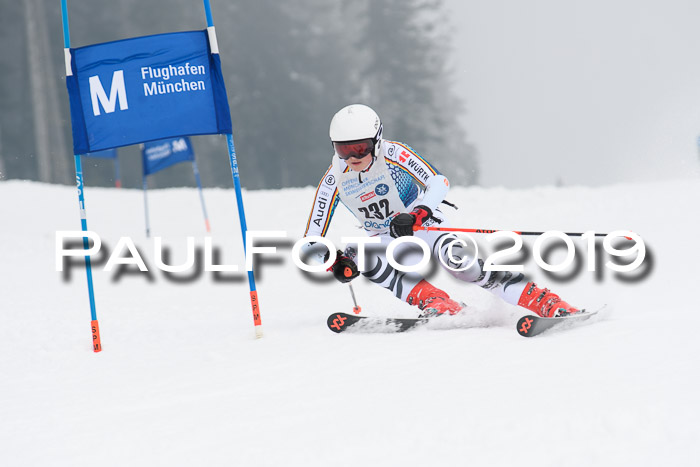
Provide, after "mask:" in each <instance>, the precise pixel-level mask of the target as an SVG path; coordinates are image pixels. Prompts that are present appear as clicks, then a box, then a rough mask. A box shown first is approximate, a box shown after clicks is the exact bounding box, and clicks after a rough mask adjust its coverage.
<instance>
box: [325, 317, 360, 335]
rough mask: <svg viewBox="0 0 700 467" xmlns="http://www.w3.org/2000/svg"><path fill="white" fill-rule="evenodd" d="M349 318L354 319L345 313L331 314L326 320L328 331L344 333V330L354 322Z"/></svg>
mask: <svg viewBox="0 0 700 467" xmlns="http://www.w3.org/2000/svg"><path fill="white" fill-rule="evenodd" d="M350 318H354V316H352V315H348V314H346V313H333V314H332V315H330V316H329V317H328V319H327V320H326V324H327V325H328V329H330V330H331V331H333V332H336V333H337V332H343V331H345V328H347V327H348V326H350V325H351V324H353V323H354V322H355V321H356V320H352V319H350Z"/></svg>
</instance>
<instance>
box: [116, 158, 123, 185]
mask: <svg viewBox="0 0 700 467" xmlns="http://www.w3.org/2000/svg"><path fill="white" fill-rule="evenodd" d="M114 186H115V187H116V188H121V187H122V177H121V173H120V170H119V153H117V155H116V156H115V157H114Z"/></svg>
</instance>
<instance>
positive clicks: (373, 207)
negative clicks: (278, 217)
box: [302, 104, 581, 318]
mask: <svg viewBox="0 0 700 467" xmlns="http://www.w3.org/2000/svg"><path fill="white" fill-rule="evenodd" d="M330 138H331V142H332V144H333V148H334V150H335V154H334V155H333V159H332V162H331V165H330V167H329V168H328V170H326V173H325V174H324V175H323V177H322V178H321V182H320V183H319V185H318V188H317V190H316V195H315V198H314V204H313V208H312V210H311V214H310V215H309V220H308V222H307V224H306V231H305V233H304V237H308V236H320V237H323V236H325V235H326V232H327V231H328V226H329V225H330V222H331V218H332V217H333V214H334V211H335V209H336V207H337V205H338V202H339V201H340V202H342V203H343V204H344V205H345V206H346V207H347V208H348V209H349V210H350V211H351V212H352V213H353V214H354V215H355V217H356V218H357V219H358V220H359V221H360V223H361V224H362V225H363V226H364V229H365V231H366V232H367V234H368V235H370V236H373V237H378V238H379V239H380V242H381V247H383V248H379V249H371V248H369V247H368V248H367V249H366V250H367V252H366V255H365V266H366V270H365V271H363V272H362V274H363V275H364V276H366V277H367V278H368V279H369V280H370V281H371V282H374V283H375V284H378V285H380V286H382V287H384V288H386V289H388V290H390V291H391V292H392V293H393V294H394V295H395V296H396V297H397V298H399V299H401V300H403V301H406V302H408V303H409V304H410V305H414V306H417V307H418V308H419V309H420V310H421V312H420V316H422V317H425V316H435V315H442V314H444V313H448V314H450V315H454V314H456V313H458V312H459V311H460V310H461V309H462V307H463V305H462V304H460V303H458V302H456V301H455V300H452V299H451V298H450V296H449V295H448V294H447V293H446V292H445V291H443V290H441V289H439V288H437V287H435V286H434V285H432V284H430V283H429V282H428V281H427V280H425V278H423V277H422V276H421V275H419V274H417V273H404V272H401V271H399V270H396V269H394V268H393V267H392V266H391V265H390V264H389V262H388V261H387V259H386V255H385V249H386V246H387V245H388V244H389V243H390V242H391V241H392V240H393V239H394V238H398V237H401V236H406V235H415V236H416V237H419V238H421V239H422V240H424V241H425V242H426V243H427V244H428V246H429V247H430V251H431V254H432V255H433V256H437V255H440V257H441V258H443V260H445V263H443V266H445V264H447V265H448V266H449V267H446V269H447V270H448V271H449V272H450V274H452V275H453V276H454V277H456V278H457V279H460V280H462V281H465V282H471V283H475V284H477V285H479V286H481V287H483V288H484V289H487V290H489V291H491V292H492V293H494V294H495V295H496V296H498V297H500V298H501V299H503V300H505V301H506V302H507V303H510V304H512V305H519V306H521V307H524V308H526V309H527V310H529V311H532V312H534V313H535V314H537V315H539V316H543V317H547V318H549V317H559V316H566V315H570V314H574V313H578V312H580V311H581V310H579V309H577V308H574V307H572V306H571V305H569V304H568V303H566V302H565V301H563V300H561V299H560V298H559V296H558V295H556V294H554V293H552V292H550V291H549V289H546V288H539V287H538V286H537V285H536V284H535V283H533V282H526V281H525V279H524V276H523V275H522V274H520V273H518V274H515V273H511V272H494V271H484V270H483V264H484V263H483V261H482V260H480V259H478V261H473V262H472V265H471V266H470V267H468V268H466V269H464V270H459V268H460V267H461V266H462V265H464V264H468V263H469V262H470V261H469V258H468V252H467V251H466V249H464V248H463V247H462V246H461V244H460V242H457V243H455V242H456V241H457V240H458V239H457V237H456V236H455V235H454V234H451V233H446V232H440V231H426V230H418V231H415V232H414V230H413V228H414V226H432V225H435V224H439V225H440V226H442V227H446V226H447V225H448V223H447V220H446V218H445V216H444V214H443V213H442V212H441V211H440V208H439V205H440V204H441V203H442V202H443V201H444V199H445V195H446V194H447V192H448V190H449V181H448V180H447V178H446V177H445V176H444V175H442V174H441V173H440V172H438V171H437V170H436V169H435V168H434V167H433V166H432V165H431V164H430V163H428V162H427V161H426V160H425V159H424V158H423V157H421V156H420V155H419V154H418V153H417V152H416V151H414V150H413V149H411V148H410V147H409V146H407V145H406V144H404V143H400V142H398V141H389V140H386V139H383V138H382V123H381V120H380V119H379V116H378V115H377V114H376V113H375V112H374V110H372V109H371V108H369V107H367V106H365V105H361V104H353V105H349V106H347V107H344V108H343V109H341V110H340V111H339V112H338V113H336V114H335V116H334V117H333V119H332V120H331V124H330ZM453 243H455V244H454V245H453V246H452V254H451V257H450V255H447V250H448V248H449V247H450V245H451V244H453ZM401 247H403V248H401ZM412 247H413V250H415V245H412V244H407V243H404V244H401V245H400V246H399V248H397V249H396V252H395V257H397V258H398V257H399V255H401V254H402V252H401V250H402V251H403V255H404V258H403V259H404V260H403V261H402V264H406V258H411V257H412V255H413V256H415V255H416V253H412V252H411V248H412ZM302 251H304V252H306V253H307V254H309V255H311V256H314V255H315V256H316V259H317V260H318V261H320V262H322V263H323V262H325V261H327V260H328V258H329V255H330V253H329V252H328V251H327V250H326V248H325V247H324V246H322V245H321V244H320V243H319V244H316V245H314V242H308V243H306V244H305V245H304V247H303V248H302ZM324 253H325V254H324ZM421 254H422V253H421ZM461 261H463V262H461ZM329 271H332V272H333V275H334V276H335V278H336V279H338V280H339V281H340V282H343V283H345V282H349V281H351V280H353V279H355V278H356V277H358V276H359V274H360V271H358V267H357V248H356V246H354V245H348V247H347V248H346V249H345V251H344V252H341V251H340V250H339V251H338V252H337V256H336V260H335V262H334V263H333V265H332V266H331V268H329Z"/></svg>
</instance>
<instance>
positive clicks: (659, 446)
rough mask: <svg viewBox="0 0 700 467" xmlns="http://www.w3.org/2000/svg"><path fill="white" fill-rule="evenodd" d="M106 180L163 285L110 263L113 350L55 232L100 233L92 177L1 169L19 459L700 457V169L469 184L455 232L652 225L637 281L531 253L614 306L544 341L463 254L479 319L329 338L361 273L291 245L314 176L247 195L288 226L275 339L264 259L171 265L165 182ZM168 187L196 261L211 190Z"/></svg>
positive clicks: (406, 310) (6, 399) (345, 222)
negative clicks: (661, 177)
mask: <svg viewBox="0 0 700 467" xmlns="http://www.w3.org/2000/svg"><path fill="white" fill-rule="evenodd" d="M85 191H86V208H87V213H88V218H87V219H88V226H89V228H90V230H93V231H95V232H97V233H98V234H99V235H100V236H101V238H102V241H103V243H104V245H105V246H108V247H109V248H110V249H113V248H114V247H115V246H116V243H117V241H118V239H119V238H120V237H122V236H129V237H131V238H132V239H133V241H134V242H135V244H136V245H137V247H138V248H139V250H140V251H141V252H142V253H143V256H144V259H145V261H146V264H147V265H149V266H150V268H151V271H152V273H151V275H150V277H151V280H150V281H149V280H148V279H147V275H146V274H144V273H133V274H126V275H122V276H121V277H120V278H115V272H114V271H112V272H106V271H104V270H103V267H104V263H102V264H99V262H98V264H96V265H95V269H94V282H95V293H96V303H97V316H98V319H99V323H100V329H101V335H102V345H103V349H104V350H103V351H102V352H101V353H94V352H92V349H91V334H90V309H89V304H88V295H87V287H86V279H85V272H84V269H83V268H79V267H74V268H72V269H71V274H70V279H69V280H64V277H63V275H62V273H60V272H57V271H56V270H55V233H56V231H58V230H79V229H80V223H79V214H78V209H77V193H76V190H75V188H73V187H64V186H51V185H44V184H38V183H32V182H22V181H8V182H2V183H0V222H1V223H2V228H1V229H0V297H1V300H0V375H1V377H0V465H2V466H97V465H99V466H100V467H107V466H141V465H143V466H146V465H178V466H179V465H183V466H189V465H207V466H218V465H226V466H230V465H241V466H258V465H260V466H292V465H293V466H297V465H298V466H328V465H339V466H345V465H347V466H358V465H382V466H384V465H387V466H391V465H396V466H412V465H416V466H418V465H420V466H425V465H473V466H494V465H496V466H515V465H517V466H530V465H532V466H579V465H580V466H586V465H606V466H608V465H609V466H659V465H673V466H691V465H698V464H697V462H698V459H700V447H699V446H700V443H698V441H699V439H698V438H699V435H698V433H699V430H698V417H699V416H700V402H699V399H700V396H699V394H700V393H699V391H698V387H699V384H698V383H700V377H699V373H700V344H699V342H700V340H699V339H698V335H697V334H698V330H700V309H699V307H698V305H697V289H696V287H698V267H697V263H698V260H699V259H700V255H699V254H698V238H699V237H698V232H699V231H700V219H699V217H698V205H700V180H684V181H663V182H656V183H646V184H626V185H616V186H609V187H603V188H595V189H593V188H586V187H565V188H552V187H544V188H536V189H528V190H508V189H504V188H490V189H483V188H455V189H453V190H452V191H451V192H450V194H449V196H448V199H449V200H450V201H452V202H454V203H456V204H458V205H459V207H460V209H459V210H458V211H452V210H451V209H450V208H445V212H446V213H447V214H448V216H449V217H450V219H451V222H452V224H453V225H454V226H461V227H475V228H493V229H514V230H538V231H539V230H549V229H556V230H562V231H570V232H572V231H585V230H596V231H599V232H608V231H612V230H619V229H625V230H632V231H634V232H636V233H638V234H639V235H641V236H642V238H643V239H644V240H645V242H646V245H647V247H648V251H649V253H648V255H649V258H648V259H647V260H646V262H645V267H647V268H648V272H647V275H646V276H645V277H644V278H643V279H640V280H636V281H623V280H621V279H620V278H619V277H617V276H616V275H615V274H614V273H612V272H611V271H610V270H608V269H605V267H604V266H603V265H602V264H598V268H599V269H601V268H602V271H603V272H602V274H601V277H600V279H596V274H595V273H592V272H588V271H586V268H585V263H584V266H583V268H582V269H581V270H580V271H579V272H578V273H575V274H573V277H572V278H570V279H569V280H564V281H561V280H559V281H558V280H555V279H553V278H551V277H547V276H545V275H544V274H543V273H542V271H541V270H539V269H538V268H537V267H536V265H535V264H534V261H532V259H531V254H529V256H527V258H530V259H528V260H527V261H526V262H525V269H526V272H527V274H529V275H530V276H531V277H532V278H534V279H535V280H537V281H538V283H540V284H541V285H545V286H548V287H550V288H552V289H553V290H554V291H555V292H557V293H559V294H560V295H561V296H562V297H563V298H564V299H565V300H567V301H569V302H570V303H573V304H576V305H579V306H585V307H589V308H595V307H598V306H600V305H602V304H604V303H607V304H608V310H607V311H606V312H605V314H604V316H602V317H601V319H600V320H598V321H597V322H596V323H593V324H591V325H588V326H582V327H578V328H576V329H572V330H568V331H563V332H559V333H550V334H545V335H542V336H539V337H537V338H532V339H524V338H522V337H520V336H519V335H518V334H517V333H516V332H515V322H516V321H517V319H518V318H519V317H520V316H521V315H522V314H523V313H522V311H520V310H518V309H517V308H516V307H514V306H510V305H506V304H504V303H501V302H499V301H498V300H496V299H495V298H492V297H491V295H490V294H489V293H487V292H485V291H483V290H481V289H479V288H478V287H475V286H473V285H471V284H463V283H459V282H457V281H456V280H454V279H452V278H451V277H450V276H449V275H448V274H446V273H445V272H443V271H439V272H438V273H437V274H436V275H435V276H434V277H433V279H432V281H433V282H434V283H436V284H437V285H439V286H442V287H444V288H445V289H446V290H447V291H448V292H450V293H451V295H452V296H453V297H455V298H458V299H459V300H462V301H464V302H465V303H467V304H468V305H469V307H468V309H467V310H466V311H465V312H467V313H469V314H468V315H465V317H463V318H462V321H461V324H462V325H463V326H462V327H461V328H459V329H450V330H427V329H423V330H417V331H414V332H407V333H402V334H339V335H336V334H334V333H332V332H330V331H329V330H328V329H327V327H326V317H327V316H328V315H329V314H330V313H333V312H337V311H343V312H351V308H352V302H351V298H350V294H349V292H348V290H346V289H347V286H345V285H341V284H338V283H336V282H335V281H332V280H331V281H325V282H316V281H312V280H310V279H308V278H307V277H306V276H305V275H303V274H302V273H301V272H299V270H298V269H297V268H296V267H295V266H294V265H293V263H292V261H291V259H290V258H291V246H290V245H291V244H292V242H294V241H296V240H297V239H298V238H299V237H300V236H301V235H302V233H303V230H304V227H305V224H306V219H307V215H308V210H309V209H310V207H311V202H312V198H313V194H314V189H313V188H311V187H309V188H303V189H285V190H266V191H244V195H243V197H244V202H245V206H246V214H247V218H248V226H249V228H250V229H251V230H286V231H287V232H288V233H289V239H288V242H287V244H283V245H282V247H280V248H279V250H278V254H277V255H276V257H277V258H279V260H278V261H271V259H272V258H273V256H272V255H270V256H269V258H270V260H267V261H265V262H263V263H262V264H261V265H260V266H259V269H258V271H257V274H258V279H257V285H258V292H259V298H260V305H261V312H262V320H263V328H264V332H265V336H264V338H262V339H257V340H256V339H254V337H253V336H254V333H253V320H252V314H251V310H250V303H249V296H248V283H247V279H246V278H245V275H244V274H243V273H238V274H235V275H234V276H235V277H237V280H235V281H233V282H216V281H214V279H213V277H212V274H211V273H204V272H203V273H202V274H201V276H199V277H198V278H197V279H195V280H192V281H190V282H187V283H176V282H172V281H170V280H168V279H167V278H166V276H165V275H164V274H163V273H162V272H161V271H159V270H157V269H156V268H155V262H154V254H153V239H147V238H146V237H145V233H144V221H143V206H142V193H141V192H140V191H139V190H126V189H124V190H116V189H107V188H92V187H89V186H88V187H87V188H86V190H85ZM205 198H206V201H207V204H208V209H209V214H210V219H211V223H212V237H213V241H214V244H215V245H216V246H218V247H219V248H221V249H222V251H223V258H222V260H221V262H223V263H226V264H238V265H239V266H240V267H242V266H243V255H242V244H241V234H240V228H239V225H238V216H237V211H236V203H235V193H234V191H233V189H230V190H221V189H207V190H205ZM149 201H150V210H151V216H152V217H151V222H152V232H153V234H154V235H160V236H162V237H163V242H164V244H165V245H168V246H170V247H172V249H173V250H174V253H173V258H172V260H171V262H172V263H180V262H182V261H184V259H185V255H186V249H185V237H187V236H194V237H195V238H196V239H197V240H196V241H197V244H198V245H202V244H203V239H204V236H205V235H206V233H205V231H204V225H203V221H202V216H201V212H200V208H199V199H198V197H197V193H196V191H195V190H194V189H189V188H181V189H165V190H152V191H151V192H149ZM355 224H356V221H355V220H354V218H353V217H352V216H351V215H350V214H349V213H348V212H347V211H346V210H345V209H344V208H342V207H339V208H338V212H337V213H336V217H335V219H334V222H333V225H332V227H331V232H330V235H329V237H330V238H331V239H332V240H333V241H335V242H336V244H337V245H341V243H340V241H339V239H340V236H341V235H355V234H359V233H360V231H359V230H357V229H356V227H355ZM480 240H481V239H480ZM480 243H484V244H485V242H480ZM575 243H576V244H577V245H581V246H585V243H584V242H583V241H581V240H580V239H579V240H575ZM526 245H529V246H530V247H531V246H532V239H528V240H527V241H526ZM278 246H279V245H278ZM599 247H600V244H599ZM582 252H585V250H581V251H580V252H579V253H578V254H579V255H582V254H583V255H584V256H581V258H582V259H585V253H582ZM607 259H608V257H607V255H604V256H603V262H605V261H606V260H607ZM76 260H78V261H81V258H77V259H76ZM634 275H635V273H633V274H629V275H628V277H631V276H634ZM353 284H354V287H355V291H356V293H357V296H358V300H359V302H360V305H361V306H362V307H363V310H364V311H363V312H364V313H365V314H368V315H387V316H389V315H400V316H410V315H411V314H412V313H413V310H414V309H412V308H411V307H409V306H408V305H406V304H402V303H399V302H398V301H397V300H396V299H395V298H393V297H392V296H391V294H390V293H388V292H387V291H385V290H383V289H380V288H378V287H376V286H374V285H373V284H371V283H369V282H368V281H366V280H365V279H364V278H360V279H358V280H356V281H355V282H354V283H353Z"/></svg>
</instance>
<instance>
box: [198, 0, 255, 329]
mask: <svg viewBox="0 0 700 467" xmlns="http://www.w3.org/2000/svg"><path fill="white" fill-rule="evenodd" d="M204 1H205V2H206V3H209V2H208V0H204ZM226 141H227V142H228V155H229V162H230V163H231V176H232V177H233V186H234V188H235V190H236V203H237V205H238V218H239V220H240V224H241V234H242V236H243V252H244V253H246V232H247V231H248V226H247V225H246V220H245V209H244V208H243V198H242V194H241V181H240V177H239V175H238V161H237V160H236V147H235V146H234V144H233V135H232V134H231V133H227V134H226ZM248 286H249V288H250V305H251V307H252V310H253V323H254V326H255V337H257V338H261V337H262V336H263V333H262V321H261V319H260V305H259V303H258V292H257V290H256V289H255V276H254V275H253V271H252V269H251V270H250V271H248Z"/></svg>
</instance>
